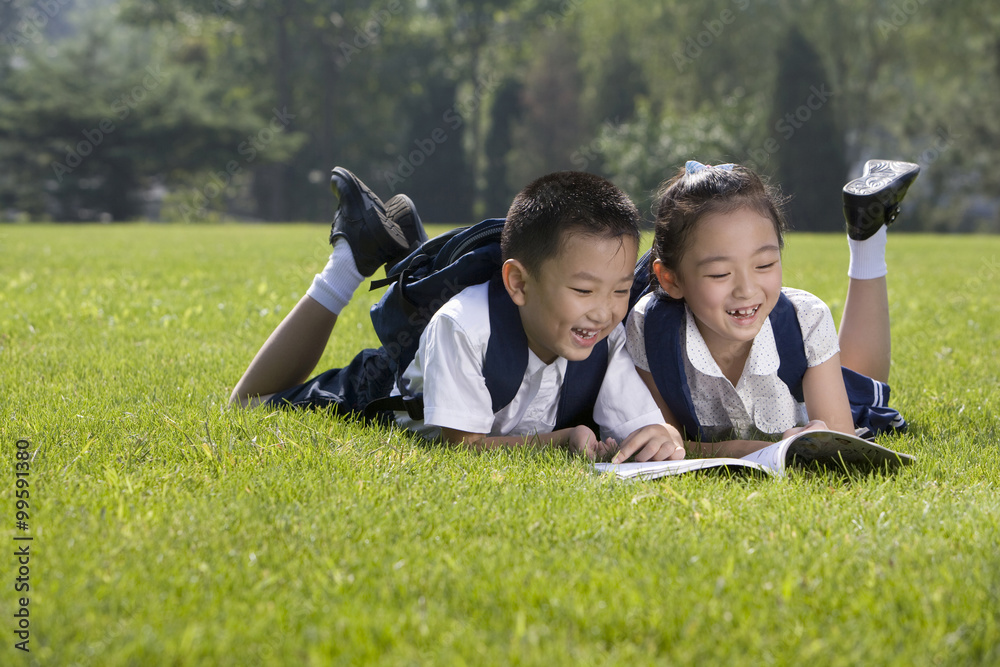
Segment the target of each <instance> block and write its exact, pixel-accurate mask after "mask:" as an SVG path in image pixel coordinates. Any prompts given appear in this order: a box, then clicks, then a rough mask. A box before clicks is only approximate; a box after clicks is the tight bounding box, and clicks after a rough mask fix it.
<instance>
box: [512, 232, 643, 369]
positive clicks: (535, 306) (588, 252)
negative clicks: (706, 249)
mask: <svg viewBox="0 0 1000 667" xmlns="http://www.w3.org/2000/svg"><path fill="white" fill-rule="evenodd" d="M637 254H638V246H637V244H636V242H635V241H634V240H632V239H631V238H627V237H621V238H605V237H599V236H593V235H589V234H582V233H579V232H577V233H574V232H573V231H569V232H567V233H564V234H563V238H562V242H561V243H560V244H559V252H558V254H556V255H555V256H554V257H550V258H549V259H547V260H545V261H544V262H543V263H542V266H541V268H540V270H539V271H538V272H537V274H538V275H533V274H531V273H529V272H527V270H523V286H522V289H520V290H515V292H516V293H515V294H512V295H511V296H512V298H513V299H514V302H515V303H516V304H517V305H518V306H519V307H520V308H519V310H520V313H521V323H522V325H523V326H524V332H525V334H527V337H528V347H529V348H530V349H531V351H532V352H534V353H535V354H536V355H538V357H539V358H540V359H541V360H542V361H544V362H545V363H547V364H548V363H552V362H553V361H555V360H556V357H566V358H567V359H569V360H571V361H580V360H582V359H586V358H587V357H588V356H590V352H591V350H592V349H593V348H594V345H596V344H597V343H598V341H601V340H603V339H604V338H606V337H607V336H608V335H609V334H610V333H611V332H612V330H614V328H615V327H616V326H618V324H619V322H621V321H622V319H624V317H625V314H626V312H627V310H628V298H629V290H630V289H631V287H632V274H633V271H634V270H635V262H636V257H637Z"/></svg>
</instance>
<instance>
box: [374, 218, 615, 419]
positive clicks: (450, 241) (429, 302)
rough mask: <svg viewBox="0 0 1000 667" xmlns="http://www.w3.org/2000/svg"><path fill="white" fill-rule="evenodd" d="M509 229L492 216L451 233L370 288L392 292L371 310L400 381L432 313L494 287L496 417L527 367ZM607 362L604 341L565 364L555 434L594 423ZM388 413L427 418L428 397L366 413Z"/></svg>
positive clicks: (490, 356) (491, 348) (379, 405)
mask: <svg viewBox="0 0 1000 667" xmlns="http://www.w3.org/2000/svg"><path fill="white" fill-rule="evenodd" d="M503 225H504V220H503V219H502V218H492V219H489V220H484V221H482V222H480V223H479V224H476V225H472V226H470V227H460V228H456V229H453V230H450V231H448V232H445V233H444V234H442V235H440V236H436V237H435V238H433V239H430V240H428V241H426V242H424V243H423V244H421V245H420V246H419V247H418V248H416V249H415V250H414V251H413V252H411V253H410V254H409V255H408V256H407V257H406V258H404V259H403V260H402V261H400V262H399V263H398V264H396V265H395V266H393V267H391V268H390V269H388V272H387V274H386V277H385V278H384V279H382V280H376V281H372V285H371V288H372V289H378V288H380V287H386V286H388V287H389V289H388V290H387V291H386V293H385V294H384V295H383V296H382V298H381V299H379V301H378V303H376V304H375V305H374V306H372V309H371V319H372V324H373V325H374V327H375V333H376V335H377V336H378V338H379V341H380V342H381V343H382V354H383V356H384V357H386V358H387V359H388V360H389V363H390V365H391V366H392V370H393V373H394V375H395V380H396V383H397V384H399V383H400V380H401V378H402V374H403V373H404V372H405V370H406V368H407V367H408V366H409V365H410V363H411V362H412V361H413V358H414V356H415V354H416V351H417V348H418V346H419V343H420V335H421V333H423V331H424V329H425V328H426V327H427V324H428V323H429V322H430V319H431V317H432V316H433V315H434V313H435V312H437V311H438V309H439V308H441V306H443V305H444V304H445V303H446V302H447V301H448V300H449V299H451V298H452V297H454V296H455V295H456V294H458V293H459V292H461V291H462V290H463V289H465V288H466V287H470V286H472V285H478V284H481V283H485V282H489V283H490V286H489V298H490V332H491V333H490V340H489V343H488V345H487V350H486V358H485V360H484V364H483V374H484V376H485V379H486V386H487V389H488V390H489V392H490V399H491V401H492V405H493V412H494V413H497V412H499V411H500V410H501V409H503V408H504V407H506V406H507V405H509V404H510V402H511V401H512V400H513V399H514V396H515V395H516V394H517V390H518V389H519V388H520V386H521V381H522V379H523V378H524V372H525V369H526V368H527V364H528V354H527V351H528V342H527V337H526V335H525V333H524V329H523V327H522V326H521V320H520V314H519V312H518V310H517V306H516V305H515V304H514V303H513V301H511V300H510V296H509V295H508V294H507V292H506V290H505V289H504V287H503V282H502V280H501V278H500V268H501V265H502V262H501V251H500V235H501V232H502V230H503ZM607 364H608V344H607V340H606V339H605V340H602V341H601V342H600V343H598V344H597V345H595V346H594V349H593V350H592V351H591V354H590V356H589V357H588V358H587V359H585V360H583V361H570V362H569V363H568V364H567V368H566V377H565V378H564V382H563V388H562V391H561V392H560V401H559V406H558V409H557V423H556V428H557V429H559V428H565V427H568V426H573V425H576V424H587V425H590V426H592V427H593V426H594V423H593V406H594V404H595V403H596V401H597V394H598V393H599V391H600V388H601V384H602V382H603V381H604V372H605V371H606V370H607ZM387 411H405V412H407V413H408V414H409V415H410V417H411V418H413V419H423V400H422V397H420V396H417V397H413V398H404V397H402V396H390V397H385V398H380V399H376V400H374V401H372V402H371V403H370V404H369V405H368V406H367V407H366V408H365V416H366V418H375V417H376V416H377V415H378V414H379V413H385V412H387Z"/></svg>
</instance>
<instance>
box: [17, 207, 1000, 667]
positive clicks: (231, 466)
mask: <svg viewBox="0 0 1000 667" xmlns="http://www.w3.org/2000/svg"><path fill="white" fill-rule="evenodd" d="M434 231H441V230H440V229H437V230H434ZM325 235H326V230H324V229H323V228H321V227H319V226H308V225H281V226H278V225H273V226H272V225H257V226H236V225H220V226H206V227H200V226H197V227H196V226H151V225H134V226H41V225H40V226H0V406H2V407H0V452H2V456H0V474H2V479H3V481H2V482H0V498H2V501H0V517H2V519H3V523H2V529H0V539H2V540H3V541H4V546H3V549H2V550H3V553H5V554H6V555H5V556H4V558H3V559H2V561H3V565H2V566H0V573H2V577H3V580H2V581H0V590H2V593H0V618H2V619H3V620H2V621H0V637H3V645H2V646H0V663H3V664H22V663H26V664H28V663H37V664H45V665H74V664H84V665H89V664H99V665H124V664H128V665H132V664H135V665H144V664H172V665H187V664H222V665H253V664H317V665H322V664H370V663H371V664H390V665H395V664H405V665H411V664H435V665H463V664H465V665H483V664H500V665H506V664H524V665H546V666H547V667H549V666H551V665H556V664H559V665H563V664H566V665H590V664H593V665H607V664H623V665H641V664H653V663H655V664H725V665H728V664H778V665H787V664H816V665H858V664H866V665H884V664H892V665H913V664H919V665H970V664H994V665H995V664H1000V493H998V486H1000V435H998V433H1000V416H998V412H1000V381H998V371H1000V363H998V361H997V355H998V350H1000V306H998V304H1000V260H998V257H1000V237H983V236H975V237H973V236H965V237H957V236H956V237H952V236H947V237H946V236H926V235H905V234H899V233H890V243H889V266H890V276H889V277H890V298H891V302H892V303H891V308H892V317H893V334H894V359H893V361H894V365H893V372H892V383H893V398H892V403H893V405H894V406H895V407H897V408H899V409H900V410H901V411H902V412H903V414H904V415H905V416H906V417H907V418H908V419H909V421H910V424H911V429H910V432H909V433H908V434H907V435H905V436H901V437H898V438H894V439H886V440H881V442H882V443H883V444H886V445H887V446H889V447H891V448H894V449H897V450H899V451H903V452H907V453H910V454H914V455H915V456H916V457H917V458H918V461H917V464H916V465H914V466H912V467H910V468H908V469H905V470H903V471H902V472H901V473H899V474H897V475H893V476H888V477H887V476H884V475H874V476H862V477H855V478H848V477H845V476H840V475H836V474H832V473H818V472H811V471H804V472H799V473H797V474H793V475H792V476H791V477H790V478H789V479H787V480H762V479H736V478H734V479H728V478H724V477H715V476H699V475H687V476H682V477H678V478H669V479H662V480H657V481H652V482H632V483H626V482H617V481H615V480H613V479H611V478H610V476H598V475H595V474H592V473H591V471H590V469H589V467H588V464H587V462H585V461H584V460H581V459H576V458H571V457H568V456H566V455H564V454H560V453H554V452H550V453H491V454H485V455H476V454H471V453H468V452H461V451H452V450H449V449H446V448H443V447H439V446H430V445H426V444H421V443H420V442H419V441H417V440H415V439H413V438H411V437H408V436H407V435H405V434H404V433H400V432H398V431H388V430H386V431H379V430H365V429H363V428H360V427H359V426H357V425H354V424H351V423H345V422H341V421H338V420H337V419H334V418H332V417H330V416H328V415H325V414H323V413H321V412H319V413H317V412H311V413H296V412H270V411H267V410H263V409H261V410H257V411H240V410H229V409H227V407H226V403H227V399H228V395H229V392H230V390H231V388H232V386H233V384H234V383H235V381H236V380H237V379H238V378H239V376H240V375H241V374H242V372H243V370H244V369H245V367H246V365H247V363H248V362H249V360H250V359H251V357H252V356H253V354H254V353H255V352H256V350H257V348H258V347H259V345H260V344H261V343H262V342H263V340H264V339H265V338H266V337H267V335H268V334H269V333H270V331H271V330H272V329H273V328H274V326H275V325H276V324H277V323H278V322H279V321H280V320H281V318H282V317H283V316H284V315H285V313H287V312H288V310H289V309H290V308H291V307H292V306H293V305H294V303H295V302H296V301H297V300H298V298H299V296H300V295H301V294H302V293H303V292H304V290H305V288H306V287H307V286H308V284H309V282H310V280H311V279H312V275H313V274H314V273H315V272H316V271H317V270H318V269H319V268H320V267H321V266H322V264H323V263H324V261H325V257H326V254H327V246H325V238H324V237H325ZM784 264H785V283H786V284H788V285H793V286H796V287H801V288H803V289H807V290H809V291H812V292H814V293H815V294H817V295H818V296H820V297H822V298H823V299H825V300H826V301H827V302H828V303H830V304H831V307H832V308H833V311H834V313H835V316H839V311H840V308H841V307H842V305H843V297H844V292H845V289H846V277H845V274H846V265H847V248H846V242H845V241H844V239H843V237H841V236H840V235H834V236H825V235H802V234H798V235H792V236H790V238H789V239H788V244H787V247H786V251H785V258H784ZM377 295H378V293H374V294H369V293H367V292H364V291H362V290H359V292H358V293H357V295H356V297H357V298H356V299H355V301H354V302H353V303H352V304H351V305H350V306H349V307H348V309H347V310H346V311H345V313H344V315H343V317H342V318H341V320H340V322H338V325H337V328H336V331H335V339H334V341H333V342H332V343H331V345H330V346H329V348H328V350H327V353H326V356H325V357H324V359H323V361H322V362H321V365H322V366H323V368H324V369H325V368H328V367H331V366H340V365H343V364H344V363H346V362H347V361H348V360H349V359H350V358H351V357H352V356H353V353H354V352H355V351H356V350H357V349H359V348H360V347H363V346H372V345H374V344H375V342H376V339H375V336H374V333H373V332H372V329H371V325H370V323H369V321H368V319H367V317H368V316H367V308H368V306H369V305H370V303H372V302H373V301H374V299H375V297H376V296H377ZM19 441H21V442H20V445H19ZM19 447H20V449H19ZM19 451H20V452H25V453H24V454H22V455H21V456H22V459H21V460H19V459H18V452H19ZM26 457H30V458H27V460H25V459H26ZM18 463H21V464H22V465H21V467H20V471H21V472H27V473H28V475H27V476H23V477H21V478H20V479H22V480H27V481H26V484H27V486H25V485H24V484H25V483H22V485H21V487H18V483H17V480H18V478H17V476H16V473H17V472H18V467H17V465H18ZM18 491H28V492H29V493H28V497H27V499H26V500H27V506H26V507H25V506H23V505H22V510H23V511H25V512H26V516H24V515H22V517H21V519H20V520H24V521H25V524H26V525H27V530H24V529H23V527H22V528H18V526H17V521H18V520H19V519H18V517H17V505H16V503H17V500H18V498H17V496H16V494H17V492H18ZM23 495H24V494H22V498H21V499H22V500H25V498H24V497H23ZM18 537H21V538H24V537H30V538H32V539H31V540H30V541H28V540H18V539H17V538H18ZM24 546H28V547H29V549H30V551H29V553H30V557H27V558H23V560H22V562H19V561H18V556H16V555H14V554H15V553H16V552H17V550H18V549H21V548H23V547H24ZM22 553H23V552H22ZM23 561H27V562H26V563H25V562H23ZM19 579H21V581H19ZM24 585H27V586H29V587H30V588H28V589H27V590H24V589H23V586H24ZM17 587H22V591H21V592H18V591H17V590H16V588H17ZM22 598H27V600H22ZM15 614H20V615H21V617H20V618H19V617H17V616H15ZM25 614H27V616H26V617H25V616H24V615H25ZM17 631H21V632H25V633H26V634H25V635H23V636H21V637H19V636H18V635H17V634H16V632H17ZM24 637H27V641H28V643H27V644H23V646H25V647H27V648H30V653H24V652H22V651H21V650H18V648H16V646H15V645H16V644H17V643H18V642H21V641H23V640H24Z"/></svg>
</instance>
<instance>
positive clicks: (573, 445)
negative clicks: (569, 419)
mask: <svg viewBox="0 0 1000 667" xmlns="http://www.w3.org/2000/svg"><path fill="white" fill-rule="evenodd" d="M566 444H567V447H568V448H569V450H570V451H571V452H575V453H577V454H585V455H586V456H587V458H588V459H590V460H591V461H593V460H595V459H605V458H607V456H608V455H609V454H611V453H612V452H614V451H616V450H617V449H618V443H617V442H615V441H614V440H613V439H611V438H608V439H607V440H604V441H601V440H598V439H597V436H596V435H594V432H593V431H592V430H591V429H589V428H588V427H586V426H575V427H573V428H572V429H571V430H570V433H569V437H568V438H567V443H566Z"/></svg>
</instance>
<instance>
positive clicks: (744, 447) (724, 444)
mask: <svg viewBox="0 0 1000 667" xmlns="http://www.w3.org/2000/svg"><path fill="white" fill-rule="evenodd" d="M636 371H638V372H639V377H641V378H642V381H643V382H645V383H646V387H648V388H649V393H650V394H652V395H653V400H654V401H656V404H657V405H658V406H659V407H660V412H661V413H663V421H665V422H667V425H668V426H670V427H672V428H674V429H678V430H679V429H680V424H678V423H677V418H676V417H674V413H673V412H671V411H670V408H669V407H667V402H666V401H664V400H663V396H662V395H661V394H660V390H659V389H657V388H656V381H655V380H653V374H652V373H650V372H649V371H645V370H643V369H641V368H638V367H637V368H636ZM770 444H771V443H770V442H767V441H764V440H722V441H720V442H700V441H698V440H688V441H686V442H685V443H684V448H685V449H686V450H687V453H690V454H695V455H696V456H708V457H719V456H729V457H732V458H741V457H744V456H746V455H747V454H752V453H754V452H756V451H757V450H758V449H763V448H764V447H767V446H768V445H770Z"/></svg>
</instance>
